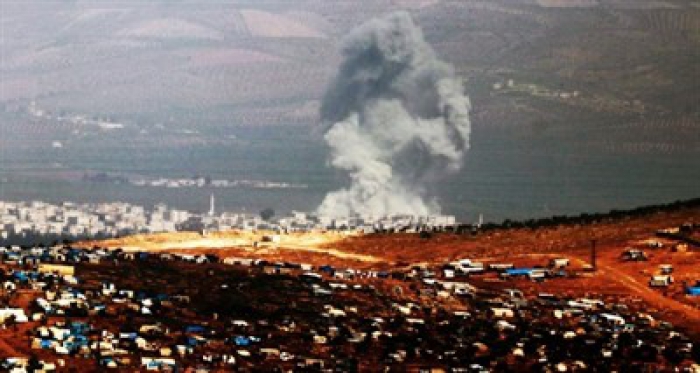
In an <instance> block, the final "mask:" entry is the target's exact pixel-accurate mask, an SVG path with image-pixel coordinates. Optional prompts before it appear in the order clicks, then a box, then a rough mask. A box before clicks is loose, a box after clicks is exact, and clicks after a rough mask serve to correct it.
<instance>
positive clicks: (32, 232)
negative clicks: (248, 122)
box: [0, 194, 457, 243]
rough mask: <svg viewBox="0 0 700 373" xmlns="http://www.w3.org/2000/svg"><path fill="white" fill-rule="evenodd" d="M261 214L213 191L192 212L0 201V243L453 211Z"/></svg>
mask: <svg viewBox="0 0 700 373" xmlns="http://www.w3.org/2000/svg"><path fill="white" fill-rule="evenodd" d="M261 215H264V214H250V213H248V214H246V213H230V212H217V211H216V205H215V196H214V195H213V194H212V195H211V196H210V206H209V211H208V212H206V213H203V214H202V213H192V212H189V211H185V210H179V209H172V208H169V207H168V206H166V205H164V204H158V205H156V206H154V207H153V208H146V207H143V206H138V205H133V204H130V203H124V202H110V203H97V204H89V203H72V202H63V203H61V204H51V203H47V202H41V201H30V202H7V201H0V243H2V242H3V240H6V241H8V242H9V241H11V240H10V238H12V239H14V240H18V239H21V238H23V237H27V236H41V235H54V236H56V237H68V238H72V239H75V238H84V237H98V238H107V237H118V236H124V235H131V234H139V233H156V232H176V231H198V232H211V231H228V230H233V229H238V230H247V231H252V230H269V231H277V232H283V231H284V232H306V231H321V230H362V231H366V232H371V231H374V230H382V229H397V230H398V229H404V230H411V231H416V230H417V229H420V228H424V227H430V228H432V227H448V226H454V225H456V224H457V223H456V220H455V218H454V216H425V217H411V216H388V217H371V216H368V217H348V218H342V219H338V218H329V217H319V216H314V215H313V214H309V213H305V212H292V213H291V214H290V215H289V216H280V217H274V219H271V217H267V216H265V217H263V216H261Z"/></svg>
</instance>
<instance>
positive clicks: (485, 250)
mask: <svg viewBox="0 0 700 373" xmlns="http://www.w3.org/2000/svg"><path fill="white" fill-rule="evenodd" d="M698 220H700V208H684V209H679V210H677V211H673V212H659V213H655V214H652V215H646V216H640V217H625V218H622V219H617V220H612V219H609V220H606V221H602V222H599V223H595V224H588V225H560V226H556V227H550V228H539V229H524V228H521V229H507V230H493V231H487V232H481V233H478V234H476V235H471V234H463V235H457V234H450V233H441V234H434V235H433V236H432V237H431V238H429V239H425V238H420V237H419V236H418V235H414V234H374V235H359V234H353V235H346V234H340V233H304V234H292V235H281V236H279V242H276V243H272V242H263V241H264V240H265V239H264V237H271V234H270V233H266V232H255V233H254V232H222V233H213V234H210V235H207V236H201V235H199V234H195V233H175V234H158V235H152V236H134V237H127V238H123V239H115V240H107V241H101V242H85V243H81V244H80V246H83V247H91V246H95V245H97V246H106V247H110V248H123V249H124V250H132V251H140V250H143V251H173V252H179V253H191V254H201V253H207V254H217V255H218V256H219V257H227V256H228V257H249V258H260V259H266V260H273V261H274V260H277V261H290V262H296V263H310V264H314V265H323V264H332V265H335V266H341V267H342V266H346V267H352V268H365V269H367V268H374V269H385V270H389V269H396V268H406V267H408V266H410V265H415V264H427V265H429V266H433V267H435V268H438V267H439V266H440V265H442V264H445V263H447V262H449V261H453V260H456V259H460V258H470V259H472V260H478V261H482V262H484V263H496V262H501V263H503V262H507V263H513V264H515V265H516V266H532V265H546V264H547V261H548V259H549V258H554V257H568V258H570V259H572V267H571V270H572V271H575V270H580V269H581V268H582V267H583V265H586V264H589V263H590V247H591V240H592V239H595V240H596V243H597V245H596V246H597V253H598V256H597V265H598V271H597V272H595V273H594V274H589V275H585V276H583V275H582V276H576V277H570V278H565V279H556V280H551V281H547V282H544V283H534V282H530V281H524V282H522V281H520V282H518V281H515V282H516V283H515V284H511V282H513V281H514V280H508V281H507V282H506V283H505V284H496V285H494V283H495V282H494V279H490V278H481V277H478V276H477V277H474V279H473V281H474V282H475V283H477V284H478V285H479V286H483V287H490V286H497V287H499V286H500V287H504V286H517V287H519V288H521V289H523V290H524V291H526V292H531V293H537V292H553V293H562V294H568V295H575V296H591V295H600V296H607V297H612V298H613V299H618V300H619V299H623V300H626V301H627V302H632V303H638V302H642V303H643V304H644V305H645V306H644V308H645V309H647V310H648V312H650V313H653V314H656V315H659V316H661V317H662V318H665V319H668V320H673V321H674V322H678V323H679V324H681V325H684V326H686V327H687V328H689V329H690V330H693V331H696V332H700V301H699V300H698V299H697V297H695V298H691V297H688V296H685V295H684V294H683V282H684V281H687V282H689V283H694V282H695V281H697V280H700V266H698V263H700V261H699V259H700V258H699V257H700V252H699V251H698V248H693V247H692V246H690V247H689V248H688V250H687V251H676V250H674V249H673V248H674V247H677V245H678V243H677V242H675V241H673V240H668V239H662V238H658V237H655V233H656V231H657V230H659V229H664V228H669V227H674V226H679V225H681V224H684V223H688V222H697V221H698ZM649 240H654V241H658V242H661V243H662V244H663V247H661V248H657V249H651V248H649V247H648V245H647V242H648V241H649ZM630 247H635V248H640V249H643V250H645V251H646V252H647V254H648V256H649V260H648V261H645V262H625V261H623V260H622V259H621V254H622V252H623V251H624V250H625V249H626V248H630ZM660 264H672V265H673V266H674V269H675V271H674V277H675V283H674V284H673V285H671V286H670V287H668V288H666V289H664V290H655V289H652V288H650V287H649V286H648V280H649V278H650V276H651V275H652V274H654V273H655V272H656V271H657V268H658V266H659V265H660Z"/></svg>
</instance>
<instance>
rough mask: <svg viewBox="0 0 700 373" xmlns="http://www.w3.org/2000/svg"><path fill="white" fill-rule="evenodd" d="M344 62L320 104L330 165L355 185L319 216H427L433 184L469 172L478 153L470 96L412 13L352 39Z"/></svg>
mask: <svg viewBox="0 0 700 373" xmlns="http://www.w3.org/2000/svg"><path fill="white" fill-rule="evenodd" d="M341 53H342V56H343V62H342V65H341V66H340V69H339V72H338V75H337V77H336V78H335V80H334V81H333V83H332V84H331V85H330V87H329V88H328V91H327V92H326V95H325V97H324V99H323V103H322V105H321V119H322V120H323V122H324V123H326V125H328V126H329V127H328V130H327V132H326V133H325V136H324V137H325V140H326V142H327V143H328V146H329V147H330V150H331V159H330V163H331V165H332V166H333V167H335V168H337V169H339V170H342V171H344V172H347V173H348V175H349V176H350V179H351V184H350V186H349V187H347V188H344V189H341V190H338V191H334V192H331V193H329V194H328V195H326V197H325V199H324V200H323V202H322V204H321V206H320V207H319V208H318V213H319V215H321V216H330V217H342V216H352V215H354V214H360V215H364V216H367V215H371V216H386V215H392V214H409V215H415V216H417V215H428V214H436V213H438V212H439V210H440V207H439V205H438V203H437V200H436V199H435V198H431V197H430V196H429V191H430V189H431V188H430V186H431V185H432V184H434V183H435V182H436V181H438V180H439V179H440V177H441V176H444V175H445V174H447V173H450V172H455V171H457V170H459V169H460V167H461V165H462V159H463V156H464V153H465V152H466V151H467V149H468V148H469V133H470V127H471V126H470V122H469V110H470V108H471V104H470V102H469V98H468V97H467V96H465V95H464V92H463V87H462V82H461V80H460V79H459V78H458V77H457V76H456V75H455V72H454V69H453V68H452V66H450V65H448V64H447V63H445V62H443V61H440V60H439V59H438V58H437V57H436V55H435V52H434V51H433V49H432V48H431V47H430V45H428V44H427V43H426V42H425V40H424V39H423V34H422V32H421V30H420V29H419V28H418V27H416V25H415V24H414V23H413V20H412V19H411V17H410V16H409V15H408V13H405V12H399V13H394V14H391V15H388V16H386V17H383V18H379V19H375V20H372V21H369V22H368V23H366V24H364V25H362V26H359V27H358V28H356V29H355V30H353V31H352V32H351V33H350V34H348V35H347V36H346V38H345V39H344V40H343V43H342V49H341Z"/></svg>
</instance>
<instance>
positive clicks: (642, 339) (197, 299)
mask: <svg viewBox="0 0 700 373" xmlns="http://www.w3.org/2000/svg"><path fill="white" fill-rule="evenodd" d="M695 229H696V227H695V226H694V225H691V226H688V225H683V226H680V227H676V228H668V229H664V230H660V231H658V232H650V235H651V236H652V237H658V239H650V240H649V241H648V242H646V243H645V245H646V247H647V249H639V248H635V249H624V250H620V251H619V252H618V253H617V254H616V255H617V256H618V259H617V260H618V263H619V265H620V266H634V265H637V264H641V265H643V264H644V263H646V261H647V260H648V259H649V258H648V256H649V255H651V253H647V251H646V250H660V249H661V247H659V245H660V243H661V242H662V240H665V239H666V240H667V239H669V235H674V234H677V233H679V232H682V231H686V232H687V231H688V230H691V231H694V230H695ZM661 245H663V244H661ZM680 245H684V243H680ZM0 251H1V254H2V255H1V258H2V264H1V267H2V280H1V281H2V290H1V291H2V297H1V298H0V301H2V303H3V304H2V306H1V308H0V321H2V325H3V326H2V330H0V337H2V338H0V340H2V343H0V351H2V356H6V358H4V359H3V360H2V361H1V362H0V364H2V367H3V369H6V370H8V371H12V372H25V371H62V370H66V369H69V368H71V369H74V370H78V371H95V370H107V369H119V368H129V369H142V370H154V371H195V370H196V371H199V372H204V371H222V370H224V371H227V370H240V371H253V370H258V371H260V370H263V371H291V370H303V371H329V372H330V371H384V370H385V369H390V370H420V371H434V372H440V371H451V372H472V371H473V372H485V371H504V370H512V371H533V370H534V371H559V372H567V371H586V370H592V371H613V370H640V371H647V370H670V369H677V371H683V372H696V371H698V369H700V365H698V362H700V344H698V343H697V337H698V335H700V333H699V332H700V331H699V330H693V329H687V328H684V327H680V328H679V327H678V326H676V325H675V321H674V320H668V319H667V318H666V317H665V316H664V315H663V314H661V313H659V314H657V313H656V312H655V311H650V307H648V306H647V305H645V304H644V303H643V302H641V301H640V299H636V297H635V296H634V295H633V294H623V293H621V292H620V293H614V294H613V293H606V294H603V293H597V292H596V291H595V289H590V290H589V291H587V292H586V293H585V294H574V293H571V292H567V291H562V290H559V291H555V290H556V289H565V288H570V287H571V288H573V287H575V284H576V283H577V282H578V281H585V279H586V278H590V277H592V276H595V271H596V268H595V263H592V264H591V263H587V264H581V263H576V262H575V261H574V260H573V259H572V258H568V257H565V256H554V257H550V258H544V257H543V258H541V259H537V260H534V259H529V260H522V259H518V258H514V259H513V260H510V261H503V260H501V261H494V260H484V261H477V260H474V259H471V258H467V257H454V258H451V259H450V260H448V261H445V262H433V263H423V264H406V265H399V264H395V265H394V266H391V267H386V268H385V269H373V268H372V266H368V265H364V266H357V267H353V266H350V265H345V266H341V265H331V264H322V263H304V262H291V261H281V260H277V261H275V260H270V259H269V258H264V257H261V258H257V259H256V258H252V257H237V256H225V257H219V256H217V255H214V254H203V253H202V254H194V253H178V252H145V251H124V250H121V249H119V248H116V249H115V248H104V247H99V246H94V247H89V248H78V247H72V246H70V245H56V246H34V247H26V246H25V247H19V246H10V247H5V248H3V249H0ZM673 271H674V267H673V266H672V265H658V268H657V269H656V270H653V271H651V272H652V273H654V274H653V276H652V277H650V280H649V284H648V285H649V288H650V289H652V290H653V289H658V288H665V287H669V286H670V284H671V282H670V281H669V282H664V280H662V279H660V278H657V277H658V276H667V277H663V278H664V279H667V278H669V277H671V276H672V274H673ZM697 280H700V278H698V279H696V281H695V282H694V283H687V281H686V284H684V286H683V288H682V289H683V290H682V291H683V294H682V295H680V294H679V295H678V296H682V297H686V298H697V297H699V296H700V282H699V281H697ZM676 285H678V284H676ZM676 285H674V286H676ZM272 294H274V296H271V295H272ZM672 321H673V322H672Z"/></svg>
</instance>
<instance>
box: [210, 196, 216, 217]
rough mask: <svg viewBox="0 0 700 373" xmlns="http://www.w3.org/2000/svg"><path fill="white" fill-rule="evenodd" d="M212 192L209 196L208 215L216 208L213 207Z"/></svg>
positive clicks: (212, 214) (212, 213)
mask: <svg viewBox="0 0 700 373" xmlns="http://www.w3.org/2000/svg"><path fill="white" fill-rule="evenodd" d="M214 202H215V201H214V193H212V194H211V195H210V196H209V216H214V213H215V212H216V209H215V207H214Z"/></svg>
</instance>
